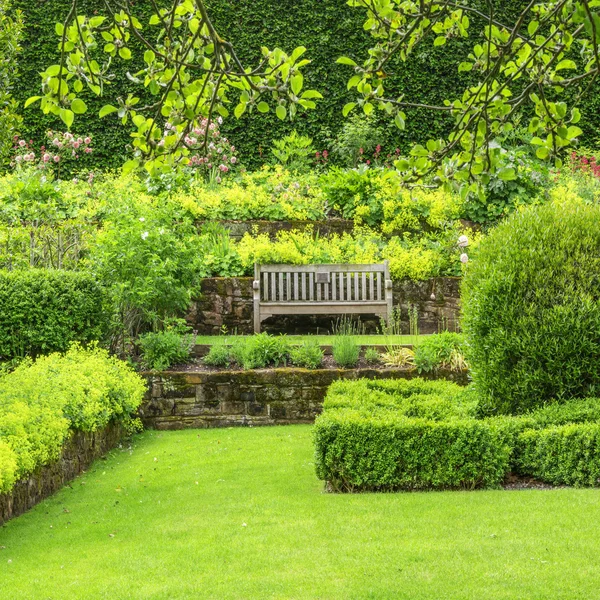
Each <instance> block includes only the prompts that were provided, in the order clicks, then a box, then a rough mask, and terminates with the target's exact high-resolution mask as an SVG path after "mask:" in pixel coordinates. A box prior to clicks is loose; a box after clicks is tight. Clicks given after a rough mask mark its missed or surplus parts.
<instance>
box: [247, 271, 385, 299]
mask: <svg viewBox="0 0 600 600" xmlns="http://www.w3.org/2000/svg"><path fill="white" fill-rule="evenodd" d="M254 280H255V282H256V283H255V287H258V289H259V290H260V301H261V302H348V303H353V304H355V303H357V302H361V303H362V302H364V303H372V302H385V301H386V282H387V281H388V280H389V266H388V262H387V261H386V262H385V263H383V264H379V265H301V266H296V265H254Z"/></svg>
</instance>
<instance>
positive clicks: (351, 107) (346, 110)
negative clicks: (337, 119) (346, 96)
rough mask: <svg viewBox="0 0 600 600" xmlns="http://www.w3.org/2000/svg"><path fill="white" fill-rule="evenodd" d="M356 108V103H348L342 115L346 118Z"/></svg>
mask: <svg viewBox="0 0 600 600" xmlns="http://www.w3.org/2000/svg"><path fill="white" fill-rule="evenodd" d="M355 106H356V102H348V104H346V105H345V106H344V109H343V110H342V114H343V115H344V117H347V116H348V115H349V114H350V112H351V111H352V110H354V107H355Z"/></svg>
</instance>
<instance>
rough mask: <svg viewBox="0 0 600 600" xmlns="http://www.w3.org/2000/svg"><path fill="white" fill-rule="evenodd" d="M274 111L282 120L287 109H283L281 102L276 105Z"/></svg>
mask: <svg viewBox="0 0 600 600" xmlns="http://www.w3.org/2000/svg"><path fill="white" fill-rule="evenodd" d="M275 113H276V114H277V116H278V117H279V118H280V119H281V120H282V121H283V120H284V119H285V117H286V115H287V111H286V110H285V106H281V104H280V105H279V106H277V108H276V109H275Z"/></svg>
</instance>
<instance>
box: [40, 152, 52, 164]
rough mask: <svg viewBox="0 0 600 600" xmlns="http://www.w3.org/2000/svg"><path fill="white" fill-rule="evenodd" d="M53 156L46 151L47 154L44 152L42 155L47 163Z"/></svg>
mask: <svg viewBox="0 0 600 600" xmlns="http://www.w3.org/2000/svg"><path fill="white" fill-rule="evenodd" d="M51 158H52V157H51V156H50V155H49V154H48V153H47V152H46V154H44V156H43V157H42V160H43V161H44V162H45V163H47V162H48V161H50V159H51Z"/></svg>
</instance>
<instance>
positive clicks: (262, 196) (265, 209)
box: [171, 165, 325, 221]
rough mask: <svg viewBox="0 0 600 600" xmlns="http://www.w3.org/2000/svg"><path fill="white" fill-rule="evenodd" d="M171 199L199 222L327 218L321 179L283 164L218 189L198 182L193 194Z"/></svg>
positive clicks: (240, 177) (181, 194)
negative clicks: (302, 173) (287, 167)
mask: <svg viewBox="0 0 600 600" xmlns="http://www.w3.org/2000/svg"><path fill="white" fill-rule="evenodd" d="M171 198H172V200H173V201H174V202H177V203H179V204H180V205H181V206H182V207H183V208H184V209H185V210H186V211H188V212H189V213H190V214H191V215H192V216H193V217H194V218H195V219H198V220H211V219H223V220H251V219H265V220H273V221H285V220H290V221H298V220H300V221H302V220H316V219H323V218H324V217H325V197H324V194H323V192H322V191H321V189H320V187H319V186H318V181H317V178H316V177H315V176H313V175H299V174H296V173H291V172H289V171H287V170H285V169H284V168H283V167H282V166H281V165H277V166H276V167H273V168H272V167H268V166H266V167H263V169H261V170H260V171H257V172H255V173H243V174H241V175H240V176H239V177H238V178H236V179H234V180H230V181H227V182H225V183H223V184H222V185H218V186H214V185H213V186H208V185H205V184H204V183H202V182H196V183H194V185H192V187H191V189H190V192H189V193H174V194H172V195H171Z"/></svg>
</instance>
